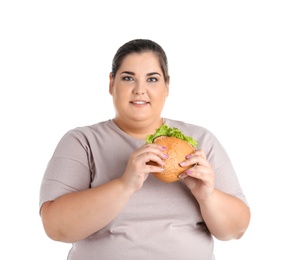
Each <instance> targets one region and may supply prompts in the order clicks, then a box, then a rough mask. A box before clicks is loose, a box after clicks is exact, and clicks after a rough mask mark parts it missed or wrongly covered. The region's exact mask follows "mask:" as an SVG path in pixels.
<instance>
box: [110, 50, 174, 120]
mask: <svg viewBox="0 0 288 260" xmlns="http://www.w3.org/2000/svg"><path fill="white" fill-rule="evenodd" d="M109 92H110V94H111V95H112V96H113V101H114V107H115V111H116V116H115V120H116V121H117V120H118V122H119V121H122V122H123V120H124V121H125V122H127V123H128V122H129V121H130V122H133V121H134V122H135V121H137V122H139V121H145V120H146V121H147V123H148V122H153V120H154V121H155V120H158V119H159V118H160V117H161V112H162V109H163V107H164V104H165V100H166V97H167V96H168V93H169V82H165V79H164V75H163V72H162V70H161V68H160V64H159V61H158V59H157V57H156V56H155V54H153V53H152V52H143V53H133V54H129V55H128V56H126V57H125V58H124V60H123V62H122V64H121V66H120V67H119V69H118V71H117V73H116V75H115V78H114V79H113V78H112V76H111V75H110V85H109Z"/></svg>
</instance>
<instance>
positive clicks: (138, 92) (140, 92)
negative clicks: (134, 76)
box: [133, 83, 146, 95]
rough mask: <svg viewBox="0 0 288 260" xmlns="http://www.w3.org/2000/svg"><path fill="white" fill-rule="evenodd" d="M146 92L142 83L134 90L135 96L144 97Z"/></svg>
mask: <svg viewBox="0 0 288 260" xmlns="http://www.w3.org/2000/svg"><path fill="white" fill-rule="evenodd" d="M145 92H146V90H145V86H144V85H143V84H141V83H140V84H139V83H138V84H137V86H135V88H134V89H133V94H135V95H143V94H145Z"/></svg>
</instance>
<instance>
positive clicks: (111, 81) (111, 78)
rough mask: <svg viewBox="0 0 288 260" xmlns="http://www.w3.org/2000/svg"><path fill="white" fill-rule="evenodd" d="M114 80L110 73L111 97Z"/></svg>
mask: <svg viewBox="0 0 288 260" xmlns="http://www.w3.org/2000/svg"><path fill="white" fill-rule="evenodd" d="M113 82H114V78H113V76H112V72H111V73H110V74H109V93H110V95H112V88H113Z"/></svg>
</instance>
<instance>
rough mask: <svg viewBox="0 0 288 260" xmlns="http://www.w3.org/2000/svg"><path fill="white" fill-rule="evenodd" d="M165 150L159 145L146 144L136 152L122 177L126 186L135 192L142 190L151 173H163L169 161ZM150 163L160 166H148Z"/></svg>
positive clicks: (130, 157) (131, 156)
mask: <svg viewBox="0 0 288 260" xmlns="http://www.w3.org/2000/svg"><path fill="white" fill-rule="evenodd" d="M165 149H166V148H165V147H162V146H161V145H158V144H145V145H143V146H141V147H140V148H139V149H137V150H135V151H134V152H133V153H132V154H131V155H130V156H129V160H128V163H127V166H126V170H125V172H124V174H123V175H122V177H121V179H122V181H123V182H124V184H125V185H126V186H127V187H128V188H131V189H132V190H133V191H137V190H139V189H141V187H142V186H143V183H144V181H145V180H146V179H147V178H148V175H149V173H151V172H161V171H163V166H164V164H165V159H167V154H166V153H165ZM149 161H153V162H155V163H156V164H158V166H154V165H148V164H147V163H148V162H149Z"/></svg>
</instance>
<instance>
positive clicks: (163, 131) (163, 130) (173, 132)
mask: <svg viewBox="0 0 288 260" xmlns="http://www.w3.org/2000/svg"><path fill="white" fill-rule="evenodd" d="M162 135H165V136H174V137H176V138H179V139H182V140H184V141H186V142H188V143H190V144H191V145H192V146H193V147H194V148H196V147H197V144H198V142H197V141H196V140H195V139H193V138H192V137H190V136H186V135H184V134H183V133H182V132H181V131H180V130H179V129H178V128H176V127H168V126H167V125H165V124H163V125H162V126H161V127H160V128H157V129H156V132H155V134H151V135H147V136H146V143H147V144H152V143H153V141H154V139H155V138H156V137H158V136H162Z"/></svg>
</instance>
